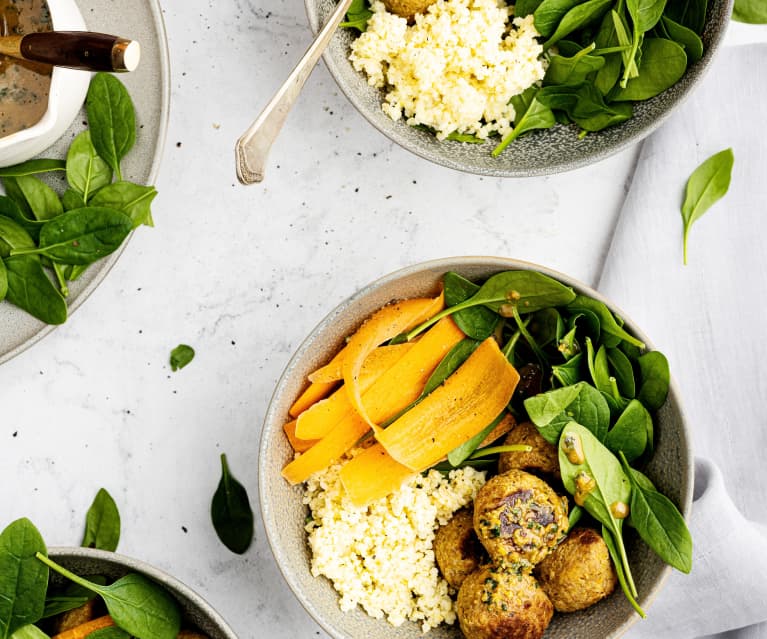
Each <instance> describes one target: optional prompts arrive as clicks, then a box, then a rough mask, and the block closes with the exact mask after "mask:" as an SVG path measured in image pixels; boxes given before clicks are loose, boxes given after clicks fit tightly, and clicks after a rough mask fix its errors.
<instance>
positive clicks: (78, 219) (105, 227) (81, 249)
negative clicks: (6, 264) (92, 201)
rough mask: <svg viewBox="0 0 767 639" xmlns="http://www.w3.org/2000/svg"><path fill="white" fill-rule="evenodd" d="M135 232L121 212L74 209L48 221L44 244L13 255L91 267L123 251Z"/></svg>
mask: <svg viewBox="0 0 767 639" xmlns="http://www.w3.org/2000/svg"><path fill="white" fill-rule="evenodd" d="M132 229H133V223H132V222H131V219H130V218H129V217H128V216H127V215H125V214H124V213H121V212H120V211H113V210H112V209H106V208H101V207H86V208H83V209H73V210H72V211H67V212H66V213H62V214H61V215H59V216H58V217H55V218H53V219H52V220H49V221H48V222H46V223H45V224H44V225H43V227H42V228H41V229H40V240H39V242H40V245H39V248H35V249H18V250H15V251H12V253H11V254H12V255H30V254H35V255H43V256H45V257H48V258H50V259H51V260H54V261H56V262H60V263H61V264H81V265H86V264H91V263H93V262H95V261H96V260H98V259H101V258H102V257H104V256H106V255H109V254H110V253H112V252H113V251H115V250H117V248H119V246H120V244H122V243H123V240H125V238H126V237H127V236H128V234H129V233H130V232H131V230H132Z"/></svg>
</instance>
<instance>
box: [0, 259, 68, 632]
mask: <svg viewBox="0 0 767 639" xmlns="http://www.w3.org/2000/svg"><path fill="white" fill-rule="evenodd" d="M3 261H4V263H5V269H6V271H7V273H8V293H7V294H6V296H5V299H6V300H7V301H9V302H10V303H11V304H15V305H16V306H18V307H19V308H21V309H23V310H25V311H26V312H27V313H29V314H30V315H32V316H33V317H36V318H37V319H39V320H40V321H41V322H45V323H46V324H63V323H64V322H65V321H66V320H67V303H66V302H65V301H64V298H63V297H62V295H61V293H60V292H59V291H58V289H57V288H56V287H55V286H54V285H53V282H51V280H50V278H49V277H48V276H47V275H46V274H45V271H44V270H43V266H42V264H40V258H38V257H37V256H36V255H18V256H16V257H7V258H5V259H4V260H3ZM0 639H2V638H1V637H0Z"/></svg>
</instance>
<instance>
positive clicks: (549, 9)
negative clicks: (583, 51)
mask: <svg viewBox="0 0 767 639" xmlns="http://www.w3.org/2000/svg"><path fill="white" fill-rule="evenodd" d="M581 2H583V0H543V2H541V3H540V4H539V5H538V7H537V8H536V9H535V12H534V13H533V18H534V22H535V28H536V29H537V31H538V33H540V34H541V35H542V36H543V37H544V38H548V37H549V36H550V35H551V34H552V33H554V31H556V28H557V25H558V24H559V23H560V21H561V20H562V18H563V17H564V16H565V14H566V13H567V12H568V11H570V9H572V8H573V7H574V6H576V5H578V4H580V3H581Z"/></svg>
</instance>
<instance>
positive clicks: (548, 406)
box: [524, 382, 610, 444]
mask: <svg viewBox="0 0 767 639" xmlns="http://www.w3.org/2000/svg"><path fill="white" fill-rule="evenodd" d="M524 405H525V410H526V411H527V415H528V417H529V418H530V421H531V422H533V424H535V426H536V428H537V429H538V431H539V432H540V433H541V436H542V437H543V438H544V439H545V440H546V441H547V442H549V443H550V444H556V443H557V442H558V441H559V438H560V435H561V433H562V429H563V428H565V426H567V424H569V423H570V422H571V421H573V420H575V421H577V422H578V423H579V424H582V425H583V426H585V427H586V428H588V429H589V430H590V431H591V432H592V433H594V435H595V436H596V437H597V438H598V439H599V440H603V439H604V438H605V435H607V429H608V428H609V427H610V409H609V407H608V405H607V402H606V401H605V398H604V397H603V396H602V394H601V393H600V392H599V391H598V390H597V389H596V388H594V387H593V386H591V385H590V384H587V383H586V382H579V383H577V384H574V385H572V386H565V387H563V388H557V389H554V390H550V391H547V392H545V393H541V394H539V395H535V396H534V397H529V398H527V399H526V400H525V401H524Z"/></svg>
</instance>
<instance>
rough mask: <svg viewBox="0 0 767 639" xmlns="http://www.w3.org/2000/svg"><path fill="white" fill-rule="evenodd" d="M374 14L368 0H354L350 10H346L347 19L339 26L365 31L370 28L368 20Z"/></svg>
mask: <svg viewBox="0 0 767 639" xmlns="http://www.w3.org/2000/svg"><path fill="white" fill-rule="evenodd" d="M372 15H373V12H372V11H371V10H370V7H369V6H368V3H367V0H352V3H351V5H349V10H348V11H347V12H346V21H345V22H342V23H341V24H340V25H339V26H341V27H344V28H347V29H357V31H360V32H364V31H366V30H367V28H368V20H369V19H370V17H371V16H372Z"/></svg>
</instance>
